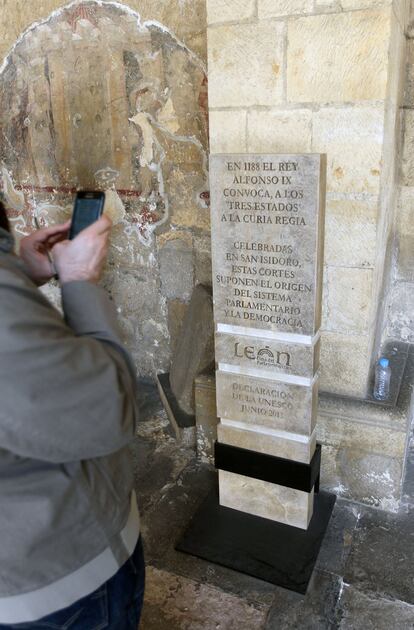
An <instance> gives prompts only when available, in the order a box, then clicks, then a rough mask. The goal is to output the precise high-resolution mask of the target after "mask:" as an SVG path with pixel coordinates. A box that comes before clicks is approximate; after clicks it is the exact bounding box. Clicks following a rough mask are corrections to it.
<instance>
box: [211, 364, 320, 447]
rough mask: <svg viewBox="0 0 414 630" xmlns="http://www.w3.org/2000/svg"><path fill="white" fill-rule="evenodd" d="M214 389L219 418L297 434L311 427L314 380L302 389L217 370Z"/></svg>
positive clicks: (308, 431)
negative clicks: (215, 389) (215, 390)
mask: <svg viewBox="0 0 414 630" xmlns="http://www.w3.org/2000/svg"><path fill="white" fill-rule="evenodd" d="M216 387H217V414H218V416H219V417H220V418H228V419H230V420H239V421H240V422H245V423H246V424H254V425H259V426H262V427H268V428H269V429H276V430H280V431H288V432H289V433H298V434H301V435H310V434H311V433H312V431H313V429H314V427H315V422H316V412H317V400H318V395H317V380H316V379H315V381H314V382H313V383H312V385H311V386H310V387H309V386H308V387H306V386H303V385H291V384H288V383H283V382H282V381H273V380H267V379H259V378H252V377H251V376H245V375H243V374H233V373H230V372H221V371H218V372H216ZM280 457H282V455H280Z"/></svg>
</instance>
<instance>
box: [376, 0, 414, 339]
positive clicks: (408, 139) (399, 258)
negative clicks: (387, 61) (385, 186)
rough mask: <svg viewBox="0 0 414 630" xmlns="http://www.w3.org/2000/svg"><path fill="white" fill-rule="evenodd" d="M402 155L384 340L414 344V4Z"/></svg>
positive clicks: (412, 7) (408, 40)
mask: <svg viewBox="0 0 414 630" xmlns="http://www.w3.org/2000/svg"><path fill="white" fill-rule="evenodd" d="M401 117H402V122H403V125H402V134H401V135H402V138H401V144H402V151H401V152H400V153H399V155H400V158H401V159H400V161H399V163H398V167H399V173H398V175H399V180H398V181H399V190H398V193H399V195H398V206H397V213H396V221H395V226H394V228H395V235H394V241H393V245H394V256H393V260H392V263H393V264H392V269H391V281H390V291H389V294H388V300H387V304H386V308H387V318H386V322H385V324H386V325H385V330H384V334H383V338H384V339H389V338H391V339H395V340H397V341H401V342H404V343H408V344H414V3H412V6H411V12H410V22H409V26H408V29H407V64H406V81H405V90H404V100H403V106H402V109H401Z"/></svg>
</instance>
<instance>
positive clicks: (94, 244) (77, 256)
mask: <svg viewBox="0 0 414 630" xmlns="http://www.w3.org/2000/svg"><path fill="white" fill-rule="evenodd" d="M111 227H112V222H111V220H110V219H109V218H108V217H107V216H105V215H103V216H102V217H101V218H100V219H99V220H98V221H96V222H95V223H93V224H92V225H90V226H89V227H87V228H86V229H84V230H82V232H80V233H79V234H78V236H76V238H74V239H73V241H68V240H66V241H62V242H60V243H57V244H56V245H55V246H54V247H53V250H52V255H53V262H54V264H55V267H56V271H57V273H58V276H59V280H60V283H61V284H65V283H66V282H73V281H75V280H87V281H88V282H98V280H99V278H100V277H101V274H102V270H103V267H104V264H105V260H106V256H107V253H108V241H109V234H110V230H111Z"/></svg>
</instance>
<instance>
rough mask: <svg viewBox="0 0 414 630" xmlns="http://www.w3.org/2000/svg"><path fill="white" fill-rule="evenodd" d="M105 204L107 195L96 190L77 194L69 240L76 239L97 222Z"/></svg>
mask: <svg viewBox="0 0 414 630" xmlns="http://www.w3.org/2000/svg"><path fill="white" fill-rule="evenodd" d="M104 204H105V193H103V192H98V191H94V190H82V191H79V192H78V193H76V199H75V207H74V209H73V215H72V223H71V226H70V232H69V239H73V238H75V236H77V235H78V234H79V232H81V231H82V230H84V229H85V228H87V227H89V226H90V225H91V224H92V223H94V222H95V221H97V220H98V219H99V218H100V217H101V216H102V212H103V209H104Z"/></svg>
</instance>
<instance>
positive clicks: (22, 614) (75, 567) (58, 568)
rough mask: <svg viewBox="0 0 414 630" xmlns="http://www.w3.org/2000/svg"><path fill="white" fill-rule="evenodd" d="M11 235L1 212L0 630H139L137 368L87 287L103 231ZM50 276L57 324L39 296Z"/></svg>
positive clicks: (103, 305)
mask: <svg viewBox="0 0 414 630" xmlns="http://www.w3.org/2000/svg"><path fill="white" fill-rule="evenodd" d="M68 230H69V223H66V224H64V225H60V226H54V227H51V228H44V229H41V230H38V231H36V232H34V233H33V234H31V235H30V236H28V237H26V238H24V239H22V241H21V244H20V253H19V256H17V255H16V254H15V253H14V242H13V237H12V236H11V234H10V231H9V229H8V222H7V217H6V213H5V209H4V207H3V205H2V204H1V203H0V400H1V406H0V540H1V545H0V630H6V629H8V628H22V629H23V628H25V629H33V630H34V629H36V628H39V629H40V628H46V627H53V628H55V629H59V628H62V629H63V628H65V630H98V628H99V629H104V628H108V629H111V630H128V629H129V628H131V629H132V628H133V629H134V630H135V629H136V628H137V626H138V623H139V618H140V613H141V607H142V600H143V594H144V581H145V568H144V558H143V551H142V542H141V538H140V533H139V532H140V530H139V514H138V509H137V504H136V497H135V494H134V492H133V479H132V465H131V462H130V458H129V448H128V444H129V443H130V442H131V440H132V438H133V436H134V433H135V426H136V422H137V419H138V408H137V402H136V394H137V391H136V387H137V386H136V380H135V369H134V366H133V364H132V361H131V359H130V357H129V355H128V353H127V352H126V350H125V348H124V347H123V345H122V342H121V340H120V336H119V332H118V327H117V323H116V317H115V312H114V308H113V305H112V304H111V302H110V300H109V299H108V297H107V295H106V294H105V292H104V291H103V290H102V289H101V288H100V287H99V286H97V282H98V280H99V279H100V277H101V274H102V270H103V267H104V264H105V260H106V256H107V251H108V242H109V236H110V230H111V222H110V220H109V219H108V218H107V217H106V216H102V217H101V218H100V219H99V220H97V221H96V222H95V223H93V224H92V225H91V226H90V227H87V228H86V229H84V230H83V231H82V232H81V233H80V234H79V235H78V236H76V238H74V239H73V240H68ZM55 273H57V276H58V278H59V282H60V287H61V297H62V309H63V316H62V315H61V314H60V313H59V312H58V311H57V310H55V309H54V307H53V306H52V305H51V304H50V303H49V302H48V300H47V299H46V298H45V297H44V296H43V294H42V293H41V291H39V289H38V287H39V286H41V285H42V284H44V283H45V282H47V281H48V280H49V279H50V278H52V277H53V276H54V275H55Z"/></svg>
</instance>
